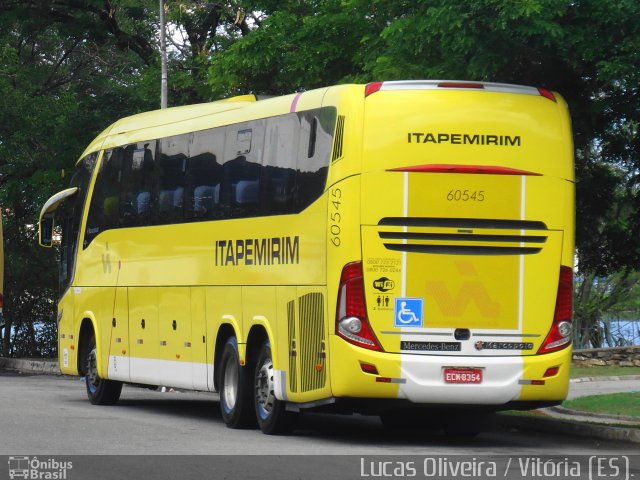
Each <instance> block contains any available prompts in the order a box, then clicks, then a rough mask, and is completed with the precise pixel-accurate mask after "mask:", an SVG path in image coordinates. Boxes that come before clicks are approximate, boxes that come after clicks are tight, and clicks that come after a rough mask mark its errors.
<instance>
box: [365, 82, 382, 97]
mask: <svg viewBox="0 0 640 480" xmlns="http://www.w3.org/2000/svg"><path fill="white" fill-rule="evenodd" d="M381 88H382V82H371V83H367V86H366V87H365V88H364V96H365V97H368V96H369V95H371V94H372V93H376V92H377V91H378V90H380V89H381Z"/></svg>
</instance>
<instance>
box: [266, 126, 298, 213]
mask: <svg viewBox="0 0 640 480" xmlns="http://www.w3.org/2000/svg"><path fill="white" fill-rule="evenodd" d="M299 135H300V121H299V119H298V116H297V115H296V114H295V113H291V114H287V115H280V116H277V117H272V118H269V119H267V132H266V135H265V145H264V156H263V166H264V171H263V183H264V187H263V196H262V199H261V204H262V206H263V214H265V215H278V214H287V213H292V212H293V195H294V188H295V180H296V161H297V156H298V144H299V139H298V137H299Z"/></svg>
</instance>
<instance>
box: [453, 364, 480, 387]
mask: <svg viewBox="0 0 640 480" xmlns="http://www.w3.org/2000/svg"><path fill="white" fill-rule="evenodd" d="M444 381H445V383H482V370H481V369H480V368H445V369H444Z"/></svg>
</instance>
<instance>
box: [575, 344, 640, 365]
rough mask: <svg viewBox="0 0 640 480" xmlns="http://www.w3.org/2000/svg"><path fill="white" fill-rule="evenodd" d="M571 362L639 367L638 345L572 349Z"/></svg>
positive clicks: (639, 352) (639, 347) (639, 350)
mask: <svg viewBox="0 0 640 480" xmlns="http://www.w3.org/2000/svg"><path fill="white" fill-rule="evenodd" d="M573 364H574V365H579V366H581V367H589V366H591V367H603V366H605V365H617V366H620V367H640V346H635V347H615V348H594V349H589V350H574V351H573Z"/></svg>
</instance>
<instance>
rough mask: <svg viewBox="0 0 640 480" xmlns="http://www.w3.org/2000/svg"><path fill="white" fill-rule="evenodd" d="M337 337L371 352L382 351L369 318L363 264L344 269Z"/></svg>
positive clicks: (357, 263)
mask: <svg viewBox="0 0 640 480" xmlns="http://www.w3.org/2000/svg"><path fill="white" fill-rule="evenodd" d="M336 335H338V336H339V337H342V338H344V339H345V340H346V341H347V342H349V343H352V344H354V345H358V346H360V347H364V348H368V349H370V350H382V347H380V343H379V342H378V339H377V338H376V336H375V335H374V333H373V331H372V330H371V326H370V325H369V320H368V318H367V305H366V302H365V294H364V278H363V274H362V263H361V262H353V263H348V264H347V265H345V266H344V268H343V269H342V275H341V276H340V286H339V287H338V305H337V309H336Z"/></svg>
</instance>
